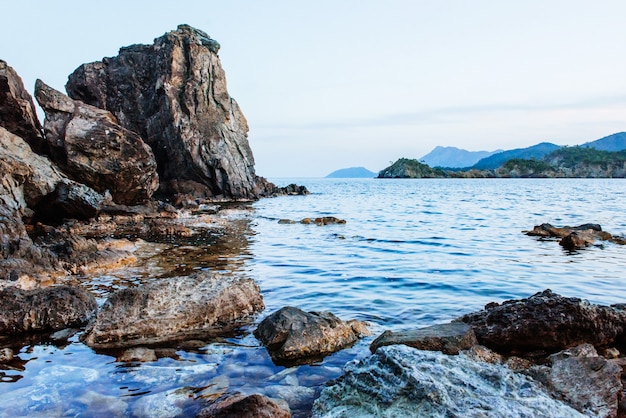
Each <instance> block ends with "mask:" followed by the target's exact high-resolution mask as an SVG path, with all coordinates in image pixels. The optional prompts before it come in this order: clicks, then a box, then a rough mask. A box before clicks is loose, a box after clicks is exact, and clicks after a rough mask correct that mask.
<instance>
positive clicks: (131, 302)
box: [82, 272, 263, 348]
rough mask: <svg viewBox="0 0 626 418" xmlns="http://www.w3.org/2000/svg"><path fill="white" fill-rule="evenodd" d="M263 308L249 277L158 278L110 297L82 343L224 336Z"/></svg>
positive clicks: (114, 345)
mask: <svg viewBox="0 0 626 418" xmlns="http://www.w3.org/2000/svg"><path fill="white" fill-rule="evenodd" d="M261 309H263V299H262V297H261V294H260V292H259V287H258V286H257V285H256V283H255V282H254V281H253V280H251V279H241V278H235V277H227V276H220V275H217V274H213V273H209V272H201V273H196V274H193V275H191V276H186V277H171V278H166V279H155V280H154V281H153V282H152V283H150V284H147V285H144V286H141V287H134V288H127V289H123V290H120V291H118V292H116V293H114V294H113V295H111V297H109V299H108V300H107V301H106V302H105V303H104V305H103V306H102V308H101V309H100V311H99V312H98V315H97V317H96V320H95V321H94V322H93V323H92V324H90V326H89V327H88V328H87V330H86V331H85V333H84V334H83V336H82V339H83V340H84V341H85V343H86V344H87V345H89V346H91V347H94V348H118V347H132V346H138V345H146V344H156V343H161V342H166V341H174V340H181V339H190V338H194V337H200V336H211V335H220V334H224V333H226V332H228V331H232V330H233V329H234V328H236V327H238V326H241V325H242V324H244V323H246V322H247V321H248V320H249V319H250V316H251V315H252V314H254V313H255V312H257V311H259V310H261Z"/></svg>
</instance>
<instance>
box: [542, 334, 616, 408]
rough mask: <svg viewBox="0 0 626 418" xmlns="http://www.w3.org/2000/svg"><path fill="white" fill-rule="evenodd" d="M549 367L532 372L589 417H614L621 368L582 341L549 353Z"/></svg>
mask: <svg viewBox="0 0 626 418" xmlns="http://www.w3.org/2000/svg"><path fill="white" fill-rule="evenodd" d="M550 360H551V362H552V367H550V368H541V369H540V370H542V371H543V376H540V375H537V373H535V374H534V377H535V378H538V380H540V381H541V382H542V383H544V384H545V385H546V387H547V388H548V389H549V390H550V392H551V393H552V394H553V396H554V397H555V398H557V399H562V400H563V401H564V402H566V403H567V404H568V405H570V406H571V407H573V408H575V409H577V410H578V411H580V412H582V413H583V414H585V416H590V417H616V416H617V409H618V404H619V400H620V399H621V393H622V389H623V388H622V382H621V381H620V377H621V374H622V368H621V367H620V366H618V365H617V364H615V363H614V362H612V361H610V360H606V359H604V358H602V357H599V356H598V354H597V353H596V350H595V349H594V347H593V346H592V345H590V344H583V345H581V346H578V347H574V348H572V349H568V350H565V351H562V352H560V353H557V354H554V355H552V356H550Z"/></svg>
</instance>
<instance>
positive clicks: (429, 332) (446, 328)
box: [370, 322, 478, 354]
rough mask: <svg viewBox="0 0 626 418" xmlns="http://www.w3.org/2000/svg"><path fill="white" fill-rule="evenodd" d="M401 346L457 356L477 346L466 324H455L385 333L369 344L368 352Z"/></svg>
mask: <svg viewBox="0 0 626 418" xmlns="http://www.w3.org/2000/svg"><path fill="white" fill-rule="evenodd" d="M395 344H403V345H408V346H409V347H413V348H417V349H419V350H429V351H441V352H442V353H444V354H458V353H459V351H461V350H467V349H470V348H471V347H472V346H474V345H476V344H478V341H476V335H475V334H474V331H473V330H472V327H470V326H469V325H467V324H464V323H461V322H456V323H450V324H441V325H433V326H430V327H425V328H420V329H416V330H409V331H396V332H393V331H389V330H387V331H385V332H383V333H382V334H381V335H379V336H378V338H376V339H375V340H374V341H373V342H372V344H370V351H371V352H372V353H374V352H376V350H377V349H378V348H379V347H383V346H386V345H395Z"/></svg>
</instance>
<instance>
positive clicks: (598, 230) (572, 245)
mask: <svg viewBox="0 0 626 418" xmlns="http://www.w3.org/2000/svg"><path fill="white" fill-rule="evenodd" d="M522 232H524V233H525V234H526V235H529V236H535V237H542V238H561V239H560V240H559V245H561V246H562V247H563V248H565V249H566V250H579V249H582V248H585V247H588V246H590V245H592V244H593V243H594V242H595V240H597V239H599V240H602V241H610V242H613V243H615V244H621V245H623V244H626V240H624V239H623V238H621V237H618V236H614V235H611V234H610V233H609V232H606V231H603V230H602V227H601V226H600V225H598V224H591V223H588V224H582V225H579V226H564V227H562V228H560V227H555V226H552V225H550V224H548V223H545V224H541V225H536V226H535V227H534V228H533V229H532V230H531V231H522Z"/></svg>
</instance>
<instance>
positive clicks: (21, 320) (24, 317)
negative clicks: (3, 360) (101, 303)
mask: <svg viewBox="0 0 626 418" xmlns="http://www.w3.org/2000/svg"><path fill="white" fill-rule="evenodd" d="M95 310H96V300H95V298H94V297H93V295H91V294H90V293H88V292H86V291H84V290H82V289H79V288H75V287H70V286H57V287H49V288H44V289H35V290H21V289H18V288H16V287H7V288H4V289H0V335H14V334H19V333H22V332H28V331H49V330H59V329H63V328H68V327H73V326H79V325H82V324H84V323H85V322H87V321H88V320H89V319H90V318H91V317H92V316H93V314H94V312H95Z"/></svg>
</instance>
